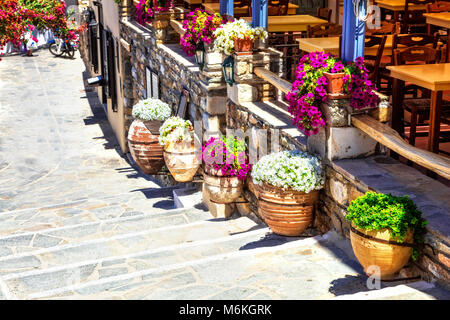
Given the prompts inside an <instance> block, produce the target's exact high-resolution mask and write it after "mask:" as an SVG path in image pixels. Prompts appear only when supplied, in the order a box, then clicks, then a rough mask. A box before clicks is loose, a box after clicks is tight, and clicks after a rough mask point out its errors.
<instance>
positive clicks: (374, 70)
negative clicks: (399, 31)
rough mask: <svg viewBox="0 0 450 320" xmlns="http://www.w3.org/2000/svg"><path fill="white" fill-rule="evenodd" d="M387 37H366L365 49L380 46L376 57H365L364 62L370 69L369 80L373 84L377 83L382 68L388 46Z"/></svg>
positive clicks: (367, 55) (366, 55)
mask: <svg viewBox="0 0 450 320" xmlns="http://www.w3.org/2000/svg"><path fill="white" fill-rule="evenodd" d="M386 39H387V36H386V35H382V36H370V35H366V37H365V43H364V47H365V48H371V47H374V46H378V48H377V52H376V54H375V55H369V54H365V55H364V61H365V63H366V67H367V68H368V69H369V79H370V80H372V81H373V82H376V79H377V77H378V70H379V67H380V62H381V57H382V56H383V52H384V46H385V44H386Z"/></svg>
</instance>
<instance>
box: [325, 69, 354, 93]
mask: <svg viewBox="0 0 450 320" xmlns="http://www.w3.org/2000/svg"><path fill="white" fill-rule="evenodd" d="M323 75H324V76H325V78H327V93H328V95H329V96H331V97H333V98H335V99H336V98H349V97H350V95H349V94H346V93H344V80H343V77H344V76H345V73H329V72H324V73H323Z"/></svg>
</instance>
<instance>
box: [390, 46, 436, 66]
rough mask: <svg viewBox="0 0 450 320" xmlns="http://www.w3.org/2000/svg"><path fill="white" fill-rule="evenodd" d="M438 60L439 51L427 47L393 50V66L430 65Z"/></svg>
mask: <svg viewBox="0 0 450 320" xmlns="http://www.w3.org/2000/svg"><path fill="white" fill-rule="evenodd" d="M439 60H440V50H439V49H434V48H430V47H427V46H413V47H409V48H406V49H395V50H394V65H397V66H398V65H403V64H430V63H436V62H439Z"/></svg>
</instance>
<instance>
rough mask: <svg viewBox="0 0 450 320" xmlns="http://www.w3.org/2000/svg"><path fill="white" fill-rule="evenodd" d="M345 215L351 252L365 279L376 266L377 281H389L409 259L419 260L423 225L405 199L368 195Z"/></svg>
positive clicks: (404, 197) (352, 204)
mask: <svg viewBox="0 0 450 320" xmlns="http://www.w3.org/2000/svg"><path fill="white" fill-rule="evenodd" d="M347 212H348V214H347V215H346V216H345V218H346V219H347V220H348V221H349V222H351V227H350V240H351V243H352V247H353V252H354V253H355V256H356V258H357V259H358V261H359V262H360V263H361V265H362V266H363V268H364V271H365V272H366V274H367V275H368V276H370V275H371V274H372V273H374V272H376V271H378V270H376V269H375V268H373V266H377V267H378V268H379V275H380V277H381V279H392V278H393V277H395V276H396V274H397V273H398V272H399V271H400V269H402V268H403V267H404V266H405V264H406V263H407V262H408V260H409V259H410V257H412V258H413V260H416V259H417V258H418V257H419V251H418V249H417V247H418V245H420V244H422V243H423V235H424V233H425V225H426V224H427V221H426V220H425V219H423V218H422V213H421V212H420V211H419V210H418V209H417V206H416V205H415V204H414V202H413V201H412V200H411V199H410V198H409V197H408V196H403V197H398V196H393V195H390V194H382V193H376V192H371V191H369V192H367V193H366V194H365V195H363V196H360V197H358V198H356V199H355V200H353V201H352V202H351V204H350V205H349V206H348V208H347ZM369 267H370V268H369Z"/></svg>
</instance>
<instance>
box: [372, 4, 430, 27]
mask: <svg viewBox="0 0 450 320" xmlns="http://www.w3.org/2000/svg"><path fill="white" fill-rule="evenodd" d="M375 2H376V5H377V6H379V7H380V8H383V9H386V10H390V11H393V12H394V20H395V21H396V22H397V21H398V17H399V13H400V12H403V11H405V3H406V1H405V0H375ZM408 10H426V5H421V4H410V5H409V6H408Z"/></svg>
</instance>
